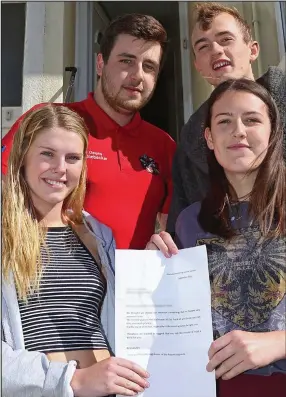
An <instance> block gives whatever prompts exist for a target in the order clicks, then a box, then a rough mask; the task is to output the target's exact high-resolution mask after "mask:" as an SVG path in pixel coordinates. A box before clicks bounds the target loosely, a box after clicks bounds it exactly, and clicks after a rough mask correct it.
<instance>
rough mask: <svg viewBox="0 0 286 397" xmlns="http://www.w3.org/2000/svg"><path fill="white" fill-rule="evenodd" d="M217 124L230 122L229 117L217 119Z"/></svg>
mask: <svg viewBox="0 0 286 397" xmlns="http://www.w3.org/2000/svg"><path fill="white" fill-rule="evenodd" d="M218 124H230V120H229V119H222V120H219V122H218Z"/></svg>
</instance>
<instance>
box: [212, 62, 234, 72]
mask: <svg viewBox="0 0 286 397" xmlns="http://www.w3.org/2000/svg"><path fill="white" fill-rule="evenodd" d="M227 66H231V62H230V61H227V60H226V59H218V60H217V61H215V62H213V64H212V68H213V70H221V69H223V68H225V67H227Z"/></svg>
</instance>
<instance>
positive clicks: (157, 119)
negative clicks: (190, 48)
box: [75, 1, 191, 141]
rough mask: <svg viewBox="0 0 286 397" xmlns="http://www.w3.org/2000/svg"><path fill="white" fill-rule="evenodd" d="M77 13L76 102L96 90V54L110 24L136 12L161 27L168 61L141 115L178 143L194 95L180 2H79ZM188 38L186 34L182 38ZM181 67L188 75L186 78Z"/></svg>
mask: <svg viewBox="0 0 286 397" xmlns="http://www.w3.org/2000/svg"><path fill="white" fill-rule="evenodd" d="M76 9H77V12H76V15H77V23H76V56H75V61H76V62H75V63H76V65H77V67H78V71H79V73H78V78H77V81H76V84H75V100H76V101H79V100H83V99H84V98H86V95H87V93H88V92H90V91H93V90H94V88H95V86H96V82H97V76H96V68H95V59H96V54H97V53H98V51H99V44H100V37H101V34H102V32H103V31H104V29H105V27H106V26H107V25H108V23H109V21H110V20H112V19H114V18H115V17H117V16H119V15H123V14H126V13H133V12H135V13H141V14H148V15H152V16H153V17H154V18H156V19H157V20H158V21H160V22H161V23H162V25H163V26H164V28H165V29H166V31H167V34H168V41H169V45H168V51H167V57H166V61H165V64H164V67H163V69H162V71H161V73H160V75H159V78H158V82H157V87H156V89H155V92H154V94H153V97H152V98H151V100H150V101H149V103H148V104H147V105H146V106H145V107H144V108H143V109H142V110H141V111H140V113H141V117H142V118H143V119H144V120H146V121H148V122H150V123H151V124H154V125H156V126H158V127H159V128H161V129H163V130H165V131H166V132H167V133H168V134H170V135H171V136H172V137H173V139H174V140H175V141H178V140H179V136H180V132H181V129H182V127H183V125H184V121H186V120H184V117H185V115H184V111H185V109H186V108H187V107H188V108H189V106H188V98H187V100H186V95H187V96H189V97H190V95H191V94H190V92H191V91H190V87H189V84H188V82H187V83H186V77H187V78H188V77H189V74H190V69H189V68H188V66H187V67H186V63H185V62H184V61H185V60H187V58H188V57H189V53H188V55H187V57H183V58H182V54H184V53H183V51H182V53H181V50H182V45H181V44H182V42H183V41H184V40H182V39H181V36H182V26H183V24H182V23H181V26H180V18H181V19H182V9H181V8H180V6H179V2H175V1H172V2H161V1H144V2H143V1H137V2H129V1H100V2H76ZM179 9H180V13H179ZM186 18H187V17H186ZM180 28H181V30H180ZM185 30H187V28H185ZM185 36H186V33H184V36H182V37H185ZM185 51H186V50H185ZM182 59H183V61H182ZM182 63H183V70H184V71H185V72H184V75H183V76H182ZM183 81H184V83H183ZM185 118H186V117H185Z"/></svg>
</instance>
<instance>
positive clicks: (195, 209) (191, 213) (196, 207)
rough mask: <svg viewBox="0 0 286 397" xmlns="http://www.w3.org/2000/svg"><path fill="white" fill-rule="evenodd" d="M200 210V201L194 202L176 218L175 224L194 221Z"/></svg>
mask: <svg viewBox="0 0 286 397" xmlns="http://www.w3.org/2000/svg"><path fill="white" fill-rule="evenodd" d="M200 210H201V201H196V202H195V203H193V204H191V205H189V206H188V207H186V208H185V209H183V211H182V212H181V213H180V215H179V216H178V220H177V223H183V224H184V223H188V222H189V221H190V220H196V221H197V217H198V214H199V212H200Z"/></svg>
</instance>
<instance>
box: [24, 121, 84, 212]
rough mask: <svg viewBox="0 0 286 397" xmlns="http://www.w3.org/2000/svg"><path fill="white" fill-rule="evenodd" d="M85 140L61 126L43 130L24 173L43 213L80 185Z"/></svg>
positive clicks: (28, 159)
mask: <svg viewBox="0 0 286 397" xmlns="http://www.w3.org/2000/svg"><path fill="white" fill-rule="evenodd" d="M83 151H84V142H83V139H82V138H81V137H80V135H79V134H77V133H76V132H72V131H69V130H66V129H64V128H60V127H54V128H51V129H47V130H42V131H41V132H39V133H38V134H37V136H36V138H35V139H34V141H33V142H32V144H31V146H30V148H29V150H28V152H27V155H26V157H25V160H24V175H25V180H26V182H27V184H28V186H29V189H30V192H31V197H32V200H33V204H34V206H35V207H36V209H37V210H38V211H39V213H40V214H44V213H47V212H49V211H50V210H51V209H52V208H54V207H55V206H60V207H62V204H63V202H64V200H65V199H66V198H67V197H68V196H69V195H70V193H71V192H72V191H73V190H74V189H75V188H76V187H77V186H78V183H79V180H80V176H81V172H82V168H83V157H84V154H83Z"/></svg>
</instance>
